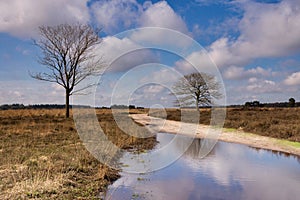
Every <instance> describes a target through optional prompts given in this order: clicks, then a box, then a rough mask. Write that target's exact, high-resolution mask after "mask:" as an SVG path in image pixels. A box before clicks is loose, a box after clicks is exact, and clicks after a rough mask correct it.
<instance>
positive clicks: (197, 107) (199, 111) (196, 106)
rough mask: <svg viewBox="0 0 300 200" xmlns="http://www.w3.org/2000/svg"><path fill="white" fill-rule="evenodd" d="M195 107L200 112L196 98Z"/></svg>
mask: <svg viewBox="0 0 300 200" xmlns="http://www.w3.org/2000/svg"><path fill="white" fill-rule="evenodd" d="M196 109H197V111H198V112H200V110H199V100H198V99H196Z"/></svg>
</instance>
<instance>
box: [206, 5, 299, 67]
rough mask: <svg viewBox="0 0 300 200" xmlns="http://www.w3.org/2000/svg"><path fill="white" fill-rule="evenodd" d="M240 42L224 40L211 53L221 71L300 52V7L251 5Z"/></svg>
mask: <svg viewBox="0 0 300 200" xmlns="http://www.w3.org/2000/svg"><path fill="white" fill-rule="evenodd" d="M243 8H244V10H245V11H244V15H243V18H242V19H241V20H240V22H239V24H238V27H239V31H240V35H239V37H238V38H237V39H236V40H230V39H229V38H226V37H224V38H220V39H218V40H217V41H215V42H214V43H213V44H212V45H210V47H209V48H208V49H209V52H210V55H211V56H212V58H213V60H214V62H216V64H217V65H218V66H219V67H222V66H230V65H238V66H239V65H244V64H246V63H248V62H249V61H251V60H252V59H256V58H261V57H280V56H285V55H291V54H294V53H297V52H299V50H300V40H299V35H300V20H299V18H300V12H299V10H300V4H299V2H297V1H289V0H287V1H282V2H280V3H277V4H263V3H254V2H247V3H244V4H243Z"/></svg>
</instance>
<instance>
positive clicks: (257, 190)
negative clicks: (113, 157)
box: [106, 133, 300, 200]
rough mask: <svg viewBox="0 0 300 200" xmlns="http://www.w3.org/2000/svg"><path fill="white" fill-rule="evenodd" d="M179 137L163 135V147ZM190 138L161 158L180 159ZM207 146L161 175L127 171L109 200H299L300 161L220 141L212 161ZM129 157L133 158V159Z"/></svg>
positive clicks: (197, 146)
mask: <svg viewBox="0 0 300 200" xmlns="http://www.w3.org/2000/svg"><path fill="white" fill-rule="evenodd" d="M173 137H174V135H171V134H166V133H159V134H158V135H157V140H158V141H159V145H158V146H157V148H160V147H161V146H163V145H165V144H167V143H168V142H170V141H171V140H172V139H173ZM182 137H183V136H182ZM184 138H185V137H183V138H182V140H177V141H176V142H173V143H172V145H171V148H170V149H169V150H170V151H169V153H168V154H167V155H161V157H159V159H163V158H164V157H165V158H167V157H172V154H173V155H174V154H175V155H176V152H178V151H179V150H180V148H181V147H182V146H185V145H184V144H183V143H185V142H189V143H190V141H189V140H185V139H184ZM201 142H202V141H201V140H200V139H194V140H193V141H192V144H191V146H190V147H189V148H188V149H187V151H186V153H185V154H184V155H183V156H182V157H181V158H179V159H178V160H177V161H176V162H174V163H173V164H171V165H169V166H167V167H165V168H163V169H160V170H158V171H154V172H151V173H145V174H132V173H124V172H122V173H121V176H122V177H121V178H120V179H118V180H117V181H116V182H115V183H114V184H113V185H111V186H110V187H109V190H108V192H107V195H106V199H113V200H118V199H122V200H123V199H156V200H159V199H163V200H168V199H170V200H184V199H251V200H252V199H272V200H273V199H286V200H287V199H291V200H294V199H297V198H299V196H300V158H299V157H295V156H289V155H286V154H280V153H275V152H272V151H266V150H259V149H254V148H250V147H247V146H245V145H239V144H232V143H224V142H218V143H217V145H216V146H215V148H214V149H213V151H212V152H211V153H210V154H209V155H208V156H207V157H205V158H203V159H200V158H199V155H200V154H199V151H200V148H201V144H202V143H201ZM124 158H125V159H128V156H124ZM124 161H125V160H123V162H124ZM145 167H147V166H146V164H145Z"/></svg>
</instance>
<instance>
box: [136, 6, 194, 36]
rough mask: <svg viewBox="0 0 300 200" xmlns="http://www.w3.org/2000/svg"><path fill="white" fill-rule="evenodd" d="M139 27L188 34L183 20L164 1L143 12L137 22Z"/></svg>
mask: <svg viewBox="0 0 300 200" xmlns="http://www.w3.org/2000/svg"><path fill="white" fill-rule="evenodd" d="M139 24H140V26H141V27H145V26H146V27H147V26H151V27H163V28H169V29H174V30H177V31H180V32H182V33H188V29H187V26H186V24H185V22H184V21H183V19H182V18H181V17H180V16H179V15H178V14H177V13H176V12H175V11H174V10H173V9H172V8H171V7H170V5H169V4H168V3H167V2H166V1H160V2H157V3H155V4H153V5H151V6H148V8H147V9H146V10H145V11H144V12H143V14H142V15H141V18H140V22H139Z"/></svg>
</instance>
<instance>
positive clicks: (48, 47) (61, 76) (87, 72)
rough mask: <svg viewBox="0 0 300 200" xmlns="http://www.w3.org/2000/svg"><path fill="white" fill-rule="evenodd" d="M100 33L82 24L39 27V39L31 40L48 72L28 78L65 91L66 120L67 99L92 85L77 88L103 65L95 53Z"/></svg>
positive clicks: (98, 71)
mask: <svg viewBox="0 0 300 200" xmlns="http://www.w3.org/2000/svg"><path fill="white" fill-rule="evenodd" d="M99 31H100V30H95V29H93V28H92V27H91V26H89V25H85V24H73V25H70V24H61V25H57V26H41V27H39V34H40V39H38V40H34V44H35V45H36V46H38V47H39V48H40V50H41V52H42V56H40V57H39V58H38V62H39V63H40V64H42V65H44V66H45V67H47V68H48V70H47V71H45V72H40V73H36V74H30V75H31V77H33V78H35V79H38V80H42V81H48V82H53V83H57V84H59V85H60V86H62V87H63V88H64V89H65V98H66V106H65V107H66V117H67V118H68V117H69V115H70V112H69V107H70V103H69V99H70V96H71V95H72V94H75V93H78V92H82V91H83V90H85V89H87V88H89V87H91V86H93V84H87V85H85V86H80V85H79V83H81V82H82V81H83V80H85V79H86V78H88V77H90V76H94V75H99V74H100V72H101V67H102V66H103V63H102V62H101V58H99V56H98V57H97V56H96V55H95V54H94V52H95V51H94V50H95V47H96V45H97V44H99V43H101V41H102V40H101V39H100V37H99V36H98V34H99Z"/></svg>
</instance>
